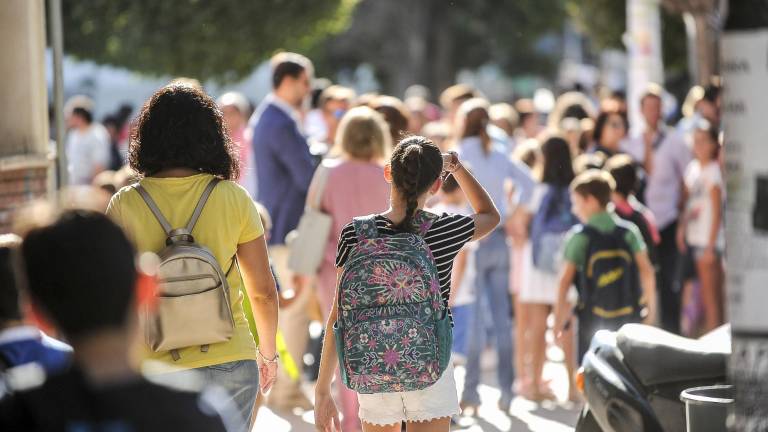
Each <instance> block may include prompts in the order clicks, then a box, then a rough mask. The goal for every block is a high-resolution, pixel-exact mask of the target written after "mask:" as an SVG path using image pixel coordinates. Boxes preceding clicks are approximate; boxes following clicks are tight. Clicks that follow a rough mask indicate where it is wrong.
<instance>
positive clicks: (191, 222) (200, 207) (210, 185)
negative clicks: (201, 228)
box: [187, 177, 221, 233]
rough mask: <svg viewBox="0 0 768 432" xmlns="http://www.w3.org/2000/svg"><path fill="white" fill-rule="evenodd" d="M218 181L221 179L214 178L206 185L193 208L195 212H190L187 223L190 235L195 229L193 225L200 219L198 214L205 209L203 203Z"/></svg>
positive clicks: (206, 200)
mask: <svg viewBox="0 0 768 432" xmlns="http://www.w3.org/2000/svg"><path fill="white" fill-rule="evenodd" d="M220 181H221V179H219V178H217V177H214V178H212V179H211V181H210V182H209V183H208V186H206V187H205V190H204V191H203V194H202V195H200V199H199V200H198V201H197V206H195V211H193V212H192V216H191V217H190V218H189V222H187V231H188V232H190V233H191V232H192V229H194V228H195V225H196V224H197V220H198V219H200V214H201V213H203V207H205V203H207V202H208V198H209V197H210V196H211V192H213V188H215V187H216V185H217V184H219V182H220Z"/></svg>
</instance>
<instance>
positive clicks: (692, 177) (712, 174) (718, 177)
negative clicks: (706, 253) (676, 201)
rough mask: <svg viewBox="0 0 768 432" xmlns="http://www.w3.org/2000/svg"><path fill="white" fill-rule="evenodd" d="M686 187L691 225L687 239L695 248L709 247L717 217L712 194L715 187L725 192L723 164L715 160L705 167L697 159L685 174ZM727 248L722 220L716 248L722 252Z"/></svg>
mask: <svg viewBox="0 0 768 432" xmlns="http://www.w3.org/2000/svg"><path fill="white" fill-rule="evenodd" d="M685 187H686V188H688V202H687V203H686V206H685V218H686V220H687V221H688V224H687V225H686V227H685V239H686V241H687V242H688V244H689V245H691V246H694V247H699V248H705V247H707V246H708V245H709V235H710V232H711V229H712V222H713V221H712V219H713V218H714V210H713V207H712V198H711V197H710V192H711V191H712V188H713V187H719V188H720V190H721V192H722V191H723V174H722V173H721V172H720V165H718V163H717V161H711V162H709V163H708V164H707V165H705V166H702V165H701V164H700V163H699V161H698V160H694V161H693V162H691V163H690V164H689V165H688V169H687V170H686V172H685ZM720 196H721V197H722V196H723V195H722V194H721V195H720ZM720 205H722V202H721V203H720ZM724 245H725V238H724V233H723V223H722V219H721V220H720V227H719V228H718V234H717V240H716V241H715V244H714V246H715V248H716V249H718V250H720V251H722V250H723V246H724Z"/></svg>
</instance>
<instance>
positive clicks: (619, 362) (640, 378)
mask: <svg viewBox="0 0 768 432" xmlns="http://www.w3.org/2000/svg"><path fill="white" fill-rule="evenodd" d="M730 350H731V337H730V326H728V325H725V326H722V327H720V328H718V329H716V330H714V331H712V332H710V333H709V334H707V335H705V336H703V337H702V338H700V339H688V338H684V337H681V336H677V335H675V334H672V333H669V332H666V331H664V330H661V329H658V328H656V327H652V326H647V325H642V324H627V325H625V326H623V327H622V328H621V329H620V330H619V331H617V332H611V331H605V330H601V331H599V332H597V334H595V336H594V338H592V343H591V345H590V347H589V351H588V352H587V354H586V355H585V356H584V359H583V362H582V368H581V369H580V371H579V375H578V376H577V379H576V382H577V386H579V387H580V388H581V390H582V392H583V394H584V397H585V398H586V401H587V403H586V405H585V407H584V409H583V410H582V412H581V415H580V417H579V421H578V423H577V425H576V432H630V431H631V432H678V431H685V429H686V425H685V406H684V404H683V403H682V402H681V401H680V393H681V392H682V391H683V390H685V389H687V388H691V387H699V386H706V385H714V384H720V383H724V382H725V381H726V359H727V358H728V355H729V354H730Z"/></svg>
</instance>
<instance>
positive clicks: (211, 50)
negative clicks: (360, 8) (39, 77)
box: [63, 0, 356, 81]
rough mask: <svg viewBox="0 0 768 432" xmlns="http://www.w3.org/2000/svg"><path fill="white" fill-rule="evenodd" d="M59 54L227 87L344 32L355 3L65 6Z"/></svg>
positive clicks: (190, 1) (132, 1) (272, 0)
mask: <svg viewBox="0 0 768 432" xmlns="http://www.w3.org/2000/svg"><path fill="white" fill-rule="evenodd" d="M63 3H64V4H63V21H64V50H65V52H66V53H67V54H72V55H74V56H76V57H79V58H83V59H88V60H93V61H95V62H97V63H102V64H111V65H115V66H122V67H126V68H129V69H132V70H136V71H139V72H143V73H147V74H153V75H163V74H168V75H177V76H178V75H183V76H190V77H194V78H198V79H201V80H206V79H211V78H212V79H216V80H219V81H233V80H237V79H239V78H243V77H245V76H247V75H248V74H249V73H250V72H251V71H253V68H254V67H255V66H256V65H257V64H258V63H260V62H261V61H263V60H264V59H266V58H268V57H269V56H270V55H272V54H273V53H274V52H276V51H278V50H280V49H287V50H297V51H305V50H310V49H311V48H312V47H313V46H315V45H316V44H318V43H319V42H320V41H322V40H323V39H324V38H326V37H327V36H329V35H331V34H334V33H338V32H339V31H342V30H344V29H345V28H346V26H347V23H348V18H349V17H350V15H351V13H352V10H353V9H354V6H355V3H356V0H301V1H296V0H89V1H78V0H65V1H64V2H63Z"/></svg>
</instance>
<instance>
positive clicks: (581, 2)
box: [565, 0, 687, 73]
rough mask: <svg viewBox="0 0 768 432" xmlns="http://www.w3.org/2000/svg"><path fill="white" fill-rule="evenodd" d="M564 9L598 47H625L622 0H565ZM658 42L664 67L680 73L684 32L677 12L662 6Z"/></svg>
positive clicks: (683, 66) (683, 61) (683, 60)
mask: <svg viewBox="0 0 768 432" xmlns="http://www.w3.org/2000/svg"><path fill="white" fill-rule="evenodd" d="M565 9H566V11H567V13H568V15H569V16H571V17H572V18H573V20H574V22H575V23H576V25H577V26H578V28H579V29H580V30H581V31H582V32H584V33H585V34H587V35H588V36H589V38H590V40H591V41H592V43H593V45H594V46H595V48H597V49H604V48H616V49H624V48H625V47H624V44H623V42H622V35H623V34H624V32H625V31H626V26H627V2H626V1H625V0H566V4H565ZM661 29H662V30H661V45H662V56H663V60H664V67H665V69H667V71H668V72H672V73H682V72H684V71H685V70H686V67H687V57H686V49H687V48H686V35H685V26H684V24H683V19H682V17H681V16H680V15H678V14H674V13H670V12H668V11H667V10H666V9H665V8H661Z"/></svg>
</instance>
